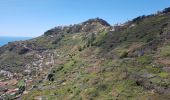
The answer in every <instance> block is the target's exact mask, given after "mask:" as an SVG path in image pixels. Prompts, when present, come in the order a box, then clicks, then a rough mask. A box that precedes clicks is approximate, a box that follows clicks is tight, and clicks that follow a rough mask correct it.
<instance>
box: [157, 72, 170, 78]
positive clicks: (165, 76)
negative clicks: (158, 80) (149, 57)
mask: <svg viewBox="0 0 170 100" xmlns="http://www.w3.org/2000/svg"><path fill="white" fill-rule="evenodd" d="M168 75H169V74H168V73H167V72H161V73H159V76H160V77H162V78H167V77H168Z"/></svg>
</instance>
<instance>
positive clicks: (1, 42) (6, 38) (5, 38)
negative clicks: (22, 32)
mask: <svg viewBox="0 0 170 100" xmlns="http://www.w3.org/2000/svg"><path fill="white" fill-rule="evenodd" d="M32 38H33V37H12V36H0V47H1V46H3V45H6V44H8V43H9V42H14V41H21V40H28V39H32Z"/></svg>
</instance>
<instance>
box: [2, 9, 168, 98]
mask: <svg viewBox="0 0 170 100" xmlns="http://www.w3.org/2000/svg"><path fill="white" fill-rule="evenodd" d="M0 68H1V69H2V70H5V71H9V72H10V73H11V74H12V75H13V76H12V77H9V76H1V77H2V78H6V77H8V78H7V79H10V78H17V79H18V80H22V79H25V80H26V82H27V81H28V82H30V81H31V82H32V83H29V84H28V85H27V87H26V90H27V92H28V93H26V94H24V95H22V99H23V100H27V99H29V100H32V99H49V100H55V99H56V98H57V99H59V100H72V99H73V100H138V99H141V100H150V99H151V100H169V99H170V10H169V8H166V9H165V10H163V11H162V12H158V13H156V14H152V15H147V16H145V15H143V16H139V17H137V18H134V19H133V20H131V21H128V22H126V23H124V24H121V25H115V26H111V25H110V24H109V23H107V22H106V21H105V20H103V19H100V18H94V19H89V20H87V21H85V22H82V23H80V24H74V25H70V26H58V27H55V28H52V29H50V30H48V31H46V32H45V33H44V35H42V36H40V37H37V38H34V39H31V40H26V41H18V42H17V41H16V42H11V43H8V44H7V45H4V46H2V47H0Z"/></svg>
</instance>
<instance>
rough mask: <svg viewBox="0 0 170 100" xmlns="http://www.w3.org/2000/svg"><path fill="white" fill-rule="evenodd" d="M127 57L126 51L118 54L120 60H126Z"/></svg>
mask: <svg viewBox="0 0 170 100" xmlns="http://www.w3.org/2000/svg"><path fill="white" fill-rule="evenodd" d="M127 56H128V52H126V51H123V52H122V53H121V54H120V58H126V57H127Z"/></svg>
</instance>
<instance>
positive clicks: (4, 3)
mask: <svg viewBox="0 0 170 100" xmlns="http://www.w3.org/2000/svg"><path fill="white" fill-rule="evenodd" d="M167 7H170V0H0V36H15V37H17V36H19V37H37V36H40V35H42V34H43V33H44V32H45V31H46V30H49V29H51V28H53V27H55V26H60V25H70V24H76V23H81V22H83V21H86V20H87V19H91V18H96V17H99V18H102V19H104V20H106V21H107V22H109V23H110V24H111V25H114V24H117V23H123V22H126V21H128V20H131V19H133V18H135V17H137V16H140V15H148V14H152V13H155V12H157V11H160V10H162V9H164V8H167Z"/></svg>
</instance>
